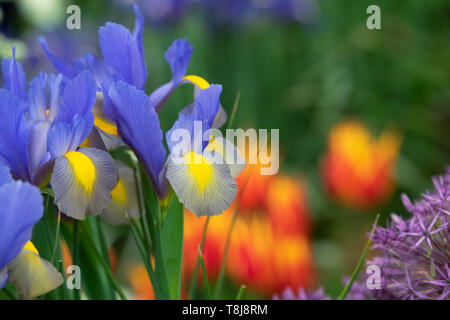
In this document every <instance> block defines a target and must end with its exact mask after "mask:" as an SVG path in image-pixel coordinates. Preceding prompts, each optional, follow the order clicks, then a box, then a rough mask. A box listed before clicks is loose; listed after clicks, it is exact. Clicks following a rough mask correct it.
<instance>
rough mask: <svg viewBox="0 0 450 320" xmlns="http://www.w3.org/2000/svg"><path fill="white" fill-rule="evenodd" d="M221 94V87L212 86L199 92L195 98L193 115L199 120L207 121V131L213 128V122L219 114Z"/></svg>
mask: <svg viewBox="0 0 450 320" xmlns="http://www.w3.org/2000/svg"><path fill="white" fill-rule="evenodd" d="M221 93H222V86H221V85H218V84H212V85H210V86H209V87H208V88H206V89H203V90H201V91H200V92H199V94H198V95H197V96H196V97H195V102H194V113H196V114H197V115H198V117H199V118H200V119H203V120H206V121H207V124H208V129H210V128H212V127H213V124H214V120H215V119H216V116H217V114H218V112H219V109H220V95H221Z"/></svg>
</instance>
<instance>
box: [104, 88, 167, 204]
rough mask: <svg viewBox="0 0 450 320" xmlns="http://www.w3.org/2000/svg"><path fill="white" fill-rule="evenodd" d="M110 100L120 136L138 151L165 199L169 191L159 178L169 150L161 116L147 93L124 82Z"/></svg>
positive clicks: (112, 93) (111, 93)
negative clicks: (164, 143) (163, 132)
mask: <svg viewBox="0 0 450 320" xmlns="http://www.w3.org/2000/svg"><path fill="white" fill-rule="evenodd" d="M108 96H109V98H110V99H111V102H112V103H111V105H112V109H113V110H112V112H111V114H112V115H113V116H114V118H112V120H114V121H115V122H116V124H117V129H118V132H119V135H120V136H121V137H122V139H123V140H124V142H125V143H126V144H127V145H129V146H130V147H132V148H133V149H134V151H135V152H136V155H137V156H138V158H140V160H141V163H142V164H143V165H144V167H145V169H146V171H147V174H148V176H149V179H150V181H151V182H152V184H153V185H154V186H155V189H156V192H157V193H158V195H159V196H160V197H164V195H165V192H166V190H165V188H164V186H163V185H162V184H161V182H160V179H159V174H160V172H161V169H162V167H163V164H164V161H165V159H166V150H165V148H164V145H163V143H162V138H163V134H162V130H161V127H160V124H159V119H158V115H157V114H156V112H155V110H154V109H153V108H151V105H150V100H149V98H148V97H147V95H146V94H145V92H143V91H141V90H138V89H136V88H135V87H132V86H130V85H128V84H126V83H125V82H123V81H119V82H117V83H115V84H113V85H111V87H110V89H109V94H108Z"/></svg>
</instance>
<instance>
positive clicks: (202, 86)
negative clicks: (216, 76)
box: [183, 75, 209, 89]
mask: <svg viewBox="0 0 450 320" xmlns="http://www.w3.org/2000/svg"><path fill="white" fill-rule="evenodd" d="M183 80H187V81H190V82H192V83H193V84H195V85H196V86H197V87H199V88H200V89H206V88H208V87H209V82H208V81H206V80H205V79H203V78H202V77H199V76H195V75H188V76H185V77H184V78H183Z"/></svg>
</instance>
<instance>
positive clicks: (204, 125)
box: [166, 85, 222, 156]
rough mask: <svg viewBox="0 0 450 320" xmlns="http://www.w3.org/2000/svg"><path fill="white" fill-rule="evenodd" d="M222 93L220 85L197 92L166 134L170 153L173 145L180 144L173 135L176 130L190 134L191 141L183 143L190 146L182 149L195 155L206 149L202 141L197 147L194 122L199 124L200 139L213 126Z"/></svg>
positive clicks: (177, 138)
mask: <svg viewBox="0 0 450 320" xmlns="http://www.w3.org/2000/svg"><path fill="white" fill-rule="evenodd" d="M221 92H222V86H220V85H211V86H209V87H208V88H206V89H203V90H201V91H200V92H199V94H198V95H197V97H196V98H195V101H194V103H193V104H191V105H189V106H187V107H186V108H184V109H183V110H181V112H180V113H179V115H178V119H177V121H175V123H174V125H173V126H172V128H171V129H170V130H169V131H167V132H166V141H167V145H168V147H169V150H170V152H172V150H173V148H174V146H175V145H177V144H179V143H181V142H182V141H179V138H180V137H178V136H177V135H176V134H175V133H177V132H178V131H177V130H178V129H185V130H187V131H188V132H189V133H190V136H191V140H190V141H183V142H189V143H190V146H183V148H182V149H184V150H185V151H188V150H186V149H192V150H191V151H195V152H197V153H201V152H202V151H203V149H204V147H206V145H207V142H205V141H203V140H202V143H200V146H197V143H196V142H195V140H197V139H198V138H197V137H195V136H194V135H195V134H196V130H194V126H195V122H196V121H199V122H201V130H202V131H201V135H202V136H201V137H199V138H200V139H203V136H204V134H205V133H207V131H208V130H209V129H211V128H212V126H213V125H214V122H215V119H216V117H217V114H218V112H219V110H220V94H221ZM173 156H180V154H175V155H173Z"/></svg>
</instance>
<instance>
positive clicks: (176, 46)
mask: <svg viewBox="0 0 450 320" xmlns="http://www.w3.org/2000/svg"><path fill="white" fill-rule="evenodd" d="M193 50H194V48H193V47H192V46H191V45H190V44H189V42H188V41H187V39H178V40H175V41H174V42H173V43H172V45H171V46H170V47H169V49H167V51H166V52H165V54H164V57H165V58H166V60H167V63H168V64H169V66H170V69H171V71H172V80H171V81H170V82H168V83H166V84H164V85H162V86H161V87H159V88H158V89H156V90H155V91H154V92H153V93H152V94H151V95H150V100H151V101H152V107H153V108H155V110H156V112H159V110H160V109H161V107H162V106H163V104H164V102H165V101H166V100H167V99H168V98H169V96H170V94H171V93H172V92H173V91H174V90H175V89H176V88H177V87H178V86H179V85H181V84H183V77H184V75H185V74H186V70H187V68H188V65H189V61H190V59H191V54H192V51H193Z"/></svg>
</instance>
